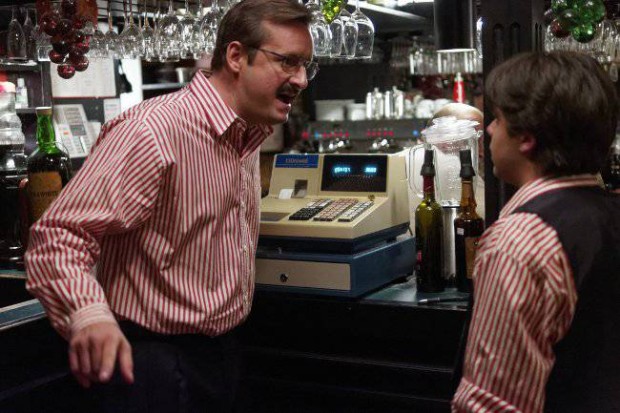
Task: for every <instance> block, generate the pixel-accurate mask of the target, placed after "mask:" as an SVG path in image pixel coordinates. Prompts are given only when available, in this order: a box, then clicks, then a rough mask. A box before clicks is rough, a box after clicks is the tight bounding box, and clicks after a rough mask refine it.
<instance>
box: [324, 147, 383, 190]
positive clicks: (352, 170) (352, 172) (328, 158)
mask: <svg viewBox="0 0 620 413" xmlns="http://www.w3.org/2000/svg"><path fill="white" fill-rule="evenodd" d="M386 185H387V155H383V154H381V155H325V157H324V158H323V178H322V181H321V190H322V191H338V192H385V189H386Z"/></svg>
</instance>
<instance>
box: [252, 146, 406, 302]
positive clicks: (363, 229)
mask: <svg viewBox="0 0 620 413" xmlns="http://www.w3.org/2000/svg"><path fill="white" fill-rule="evenodd" d="M272 171H273V172H272V175H271V180H270V186H269V194H268V195H267V196H266V197H265V198H263V199H262V201H261V215H260V231H259V241H258V250H257V257H256V284H257V288H259V289H261V288H262V289H268V290H274V291H287V292H296V293H311V294H320V295H334V296H347V297H356V296H360V295H362V294H365V293H367V292H370V291H373V290H375V289H377V288H379V287H381V286H384V285H386V284H388V283H390V282H392V281H394V280H396V279H398V278H401V277H405V276H407V275H408V274H411V273H412V271H413V266H414V261H415V243H414V240H413V237H411V236H410V235H409V233H410V231H408V230H409V211H408V206H409V202H408V195H407V177H406V173H405V159H404V157H403V156H401V155H398V154H392V155H388V154H368V155H366V154H354V155H353V154H346V155H345V154H307V155H302V154H281V155H276V157H275V159H274V164H273V170H272ZM408 232H409V233H408Z"/></svg>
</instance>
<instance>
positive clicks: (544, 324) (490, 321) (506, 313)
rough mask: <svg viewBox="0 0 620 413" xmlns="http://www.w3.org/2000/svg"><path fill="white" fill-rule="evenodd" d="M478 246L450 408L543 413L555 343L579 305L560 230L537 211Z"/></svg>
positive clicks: (518, 217)
mask: <svg viewBox="0 0 620 413" xmlns="http://www.w3.org/2000/svg"><path fill="white" fill-rule="evenodd" d="M485 235H486V234H485ZM484 244H486V245H484ZM480 250H481V254H480V255H479V256H478V257H477V260H476V267H475V279H474V291H475V304H474V311H473V314H472V324H471V329H470V333H469V337H468V341H467V350H466V356H465V365H464V370H463V378H462V380H461V383H460V386H459V388H458V389H457V392H456V394H455V397H454V400H453V404H452V411H453V412H542V409H543V406H544V397H545V385H546V383H547V380H548V377H549V374H550V372H551V369H552V367H553V364H554V361H555V357H554V354H553V345H555V344H556V343H557V341H558V340H559V339H560V338H561V337H563V336H564V335H565V333H566V331H567V330H568V328H569V326H570V321H571V319H572V315H573V314H574V308H575V303H576V294H575V290H574V286H573V285H572V282H571V278H570V277H571V270H570V267H569V264H568V260H567V258H566V256H565V254H564V252H563V250H562V247H561V244H560V242H559V239H558V238H557V234H556V232H555V231H554V230H553V229H552V228H551V227H549V226H548V225H546V224H545V223H543V222H542V221H541V220H540V218H538V217H537V216H535V215H532V214H515V215H513V216H512V217H511V218H510V219H509V220H508V222H506V223H505V224H504V225H502V226H501V227H500V228H494V231H491V232H490V233H489V234H488V236H487V237H486V239H483V240H482V242H481V248H480Z"/></svg>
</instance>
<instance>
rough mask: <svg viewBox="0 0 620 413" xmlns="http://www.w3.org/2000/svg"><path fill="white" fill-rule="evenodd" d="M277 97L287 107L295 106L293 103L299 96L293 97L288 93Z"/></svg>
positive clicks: (279, 94)
mask: <svg viewBox="0 0 620 413" xmlns="http://www.w3.org/2000/svg"><path fill="white" fill-rule="evenodd" d="M276 97H277V98H278V100H279V101H280V102H283V103H284V104H286V105H291V104H293V101H294V100H295V98H296V97H297V95H292V94H288V93H278V94H277V96H276Z"/></svg>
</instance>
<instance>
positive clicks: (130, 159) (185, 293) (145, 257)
mask: <svg viewBox="0 0 620 413" xmlns="http://www.w3.org/2000/svg"><path fill="white" fill-rule="evenodd" d="M309 22H310V15H309V13H308V11H307V9H306V8H305V7H303V5H301V4H299V3H298V2H297V1H295V0H244V1H243V2H240V3H238V4H236V5H235V6H233V7H232V9H231V10H230V11H229V12H228V13H227V14H226V16H225V17H224V18H223V20H222V22H221V25H220V29H219V33H218V38H217V43H216V48H215V52H214V56H213V60H212V73H211V74H206V73H202V72H198V73H196V75H195V77H194V79H193V80H192V82H191V84H190V85H189V86H188V87H186V88H184V89H182V90H181V91H179V92H177V93H172V94H169V95H165V96H161V97H158V98H155V99H151V100H147V101H145V102H143V103H142V104H140V105H138V106H137V107H135V108H132V109H131V110H129V111H127V112H125V113H123V114H121V115H120V116H119V117H117V118H116V119H114V120H112V121H111V122H109V123H108V124H106V125H105V126H104V128H103V130H102V133H101V135H100V137H99V140H98V142H97V146H96V148H94V150H93V152H92V154H91V155H90V157H89V159H88V161H87V162H86V164H85V165H84V167H83V168H82V170H81V171H80V172H79V173H78V174H77V175H76V176H75V177H74V178H73V180H72V181H71V182H70V183H69V185H68V186H67V187H66V188H65V190H64V191H63V192H62V194H61V195H60V197H59V198H58V199H57V201H56V202H55V203H54V204H53V205H52V206H51V208H50V209H49V211H47V213H46V214H45V215H44V216H43V217H42V218H41V219H40V220H39V221H38V222H37V223H36V224H35V225H34V226H33V227H32V230H31V236H30V240H31V243H30V246H29V250H28V252H27V254H26V265H27V272H28V283H27V287H28V289H29V290H30V291H31V292H32V293H33V294H34V295H35V296H36V297H37V298H39V299H40V301H41V302H42V304H43V305H44V306H45V308H46V310H47V313H48V315H49V317H50V320H51V323H52V325H53V326H54V327H55V328H56V329H57V330H58V331H59V332H60V333H61V334H62V335H63V336H64V337H65V338H66V339H67V340H68V341H69V362H70V366H71V370H72V372H73V374H74V375H75V377H76V378H77V380H78V381H79V382H80V383H81V384H82V385H83V386H84V387H89V386H90V385H91V384H98V385H97V386H96V387H97V388H98V392H99V393H101V394H102V395H103V401H102V403H103V406H104V409H105V410H107V411H109V412H124V411H132V412H134V411H136V412H138V411H139V412H142V411H149V412H153V411H157V412H160V411H161V412H179V411H192V412H193V411H218V412H220V411H227V410H228V409H230V406H231V405H232V401H233V399H234V390H235V384H236V379H237V367H236V358H235V354H234V346H233V345H232V344H231V338H230V337H229V334H226V333H227V332H229V331H230V330H231V329H233V328H234V327H235V326H237V325H238V324H239V323H241V322H242V321H243V320H244V319H245V318H246V317H247V315H248V313H249V311H250V307H251V303H252V296H253V290H254V253H255V251H256V242H257V238H258V222H259V212H258V208H259V202H260V198H259V196H260V177H259V162H258V161H259V153H258V152H259V146H260V144H261V143H262V142H263V140H264V139H265V138H266V137H267V136H268V135H269V133H270V131H271V127H270V126H269V125H274V124H277V123H282V122H284V121H286V119H287V117H288V114H289V111H290V110H291V103H292V102H293V100H294V99H295V98H296V96H297V95H298V94H299V92H300V91H301V90H303V89H304V88H306V87H307V85H308V81H309V80H311V79H312V77H314V75H315V74H316V72H317V70H318V67H317V66H316V63H314V62H312V61H311V59H312V40H311V37H310V34H309V29H308V24H309ZM115 366H118V368H117V369H116V373H118V372H119V371H120V376H121V377H122V379H124V382H126V383H133V384H132V385H131V386H129V385H127V384H123V383H122V381H121V380H118V377H117V374H114V377H113V372H114V371H115ZM111 378H112V381H111V382H109V381H110V379H111ZM106 382H109V384H106V385H99V383H106Z"/></svg>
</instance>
